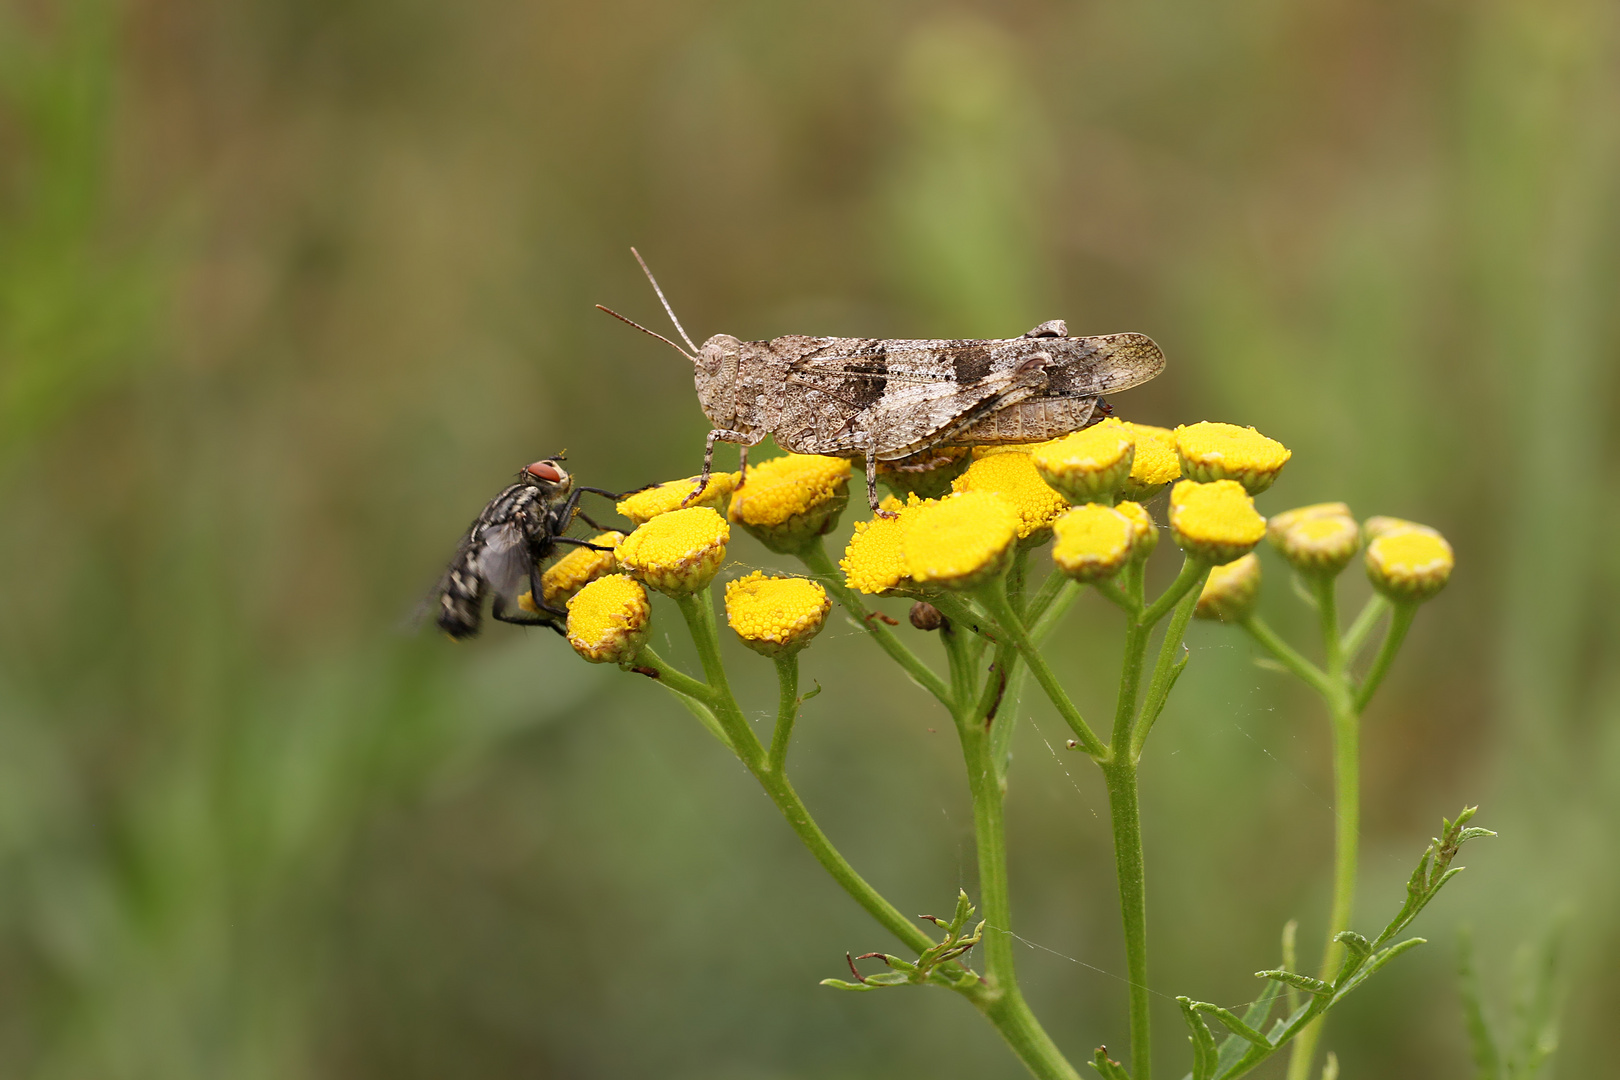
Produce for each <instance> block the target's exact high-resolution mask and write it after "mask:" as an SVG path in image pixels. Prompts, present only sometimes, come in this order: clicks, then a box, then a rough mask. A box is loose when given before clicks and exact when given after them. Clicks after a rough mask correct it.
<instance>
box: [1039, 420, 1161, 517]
mask: <svg viewBox="0 0 1620 1080" xmlns="http://www.w3.org/2000/svg"><path fill="white" fill-rule="evenodd" d="M1135 453H1136V441H1135V437H1134V436H1133V435H1132V434H1131V430H1130V429H1129V428H1127V427H1126V426H1125V424H1124V422H1123V421H1121V420H1120V419H1118V418H1117V417H1113V416H1110V417H1109V418H1108V419H1106V420H1104V421H1102V422H1101V423H1098V424H1093V425H1091V426H1090V427H1088V428H1085V429H1084V430H1082V431H1076V432H1075V433H1074V434H1072V435H1065V436H1063V438H1061V439H1053V440H1052V441H1051V442H1049V443H1042V444H1041V445H1040V446H1037V447H1036V448H1035V449H1034V450H1032V451H1031V452H1030V457H1031V459H1033V461H1034V462H1035V468H1036V469H1037V470H1039V472H1040V474H1041V479H1043V480H1045V481H1046V482H1047V483H1048V484H1050V485H1051V486H1052V487H1054V488H1056V489H1057V490H1058V491H1060V492H1062V493H1063V497H1064V498H1065V499H1067V500H1069V502H1071V503H1075V504H1076V505H1079V504H1082V503H1088V502H1095V501H1096V500H1097V499H1099V498H1102V497H1104V496H1112V495H1113V494H1114V493H1115V492H1116V491H1118V490H1119V488H1120V486H1121V485H1122V484H1124V483H1125V479H1126V477H1128V476H1130V475H1131V462H1132V461H1133V460H1134V458H1135Z"/></svg>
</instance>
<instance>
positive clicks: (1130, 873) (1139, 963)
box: [1102, 754, 1153, 1080]
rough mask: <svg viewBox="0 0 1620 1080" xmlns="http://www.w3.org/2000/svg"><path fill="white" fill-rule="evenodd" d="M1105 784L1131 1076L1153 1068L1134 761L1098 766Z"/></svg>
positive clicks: (1138, 1078) (1141, 1077) (1119, 759)
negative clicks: (1122, 950) (1111, 832)
mask: <svg viewBox="0 0 1620 1080" xmlns="http://www.w3.org/2000/svg"><path fill="white" fill-rule="evenodd" d="M1102 771H1103V778H1104V781H1105V782H1106V783H1107V785H1108V816H1109V818H1110V820H1111V821H1112V823H1113V826H1114V870H1115V873H1116V874H1117V876H1118V877H1119V914H1120V923H1121V925H1122V926H1123V928H1124V931H1125V963H1126V968H1127V971H1128V972H1129V977H1130V991H1131V994H1130V997H1131V1076H1132V1077H1133V1080H1149V1078H1150V1077H1151V1076H1152V1073H1153V1064H1152V1062H1153V1047H1152V1034H1151V1021H1152V1016H1151V1012H1152V1010H1151V1007H1150V1006H1151V1003H1152V1002H1151V993H1150V991H1149V990H1148V971H1147V878H1146V868H1145V865H1144V862H1143V858H1142V813H1141V809H1140V800H1139V799H1138V796H1137V789H1136V763H1135V762H1134V761H1131V760H1130V759H1129V757H1128V756H1127V755H1124V754H1121V755H1118V756H1116V757H1115V758H1114V760H1113V761H1111V762H1109V763H1108V764H1106V765H1104V766H1103V767H1102Z"/></svg>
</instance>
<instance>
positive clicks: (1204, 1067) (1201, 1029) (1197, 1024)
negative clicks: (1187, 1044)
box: [1176, 997, 1221, 1080]
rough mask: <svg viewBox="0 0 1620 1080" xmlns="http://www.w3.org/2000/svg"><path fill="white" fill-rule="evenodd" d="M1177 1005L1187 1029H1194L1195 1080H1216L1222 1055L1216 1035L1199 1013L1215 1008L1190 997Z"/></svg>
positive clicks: (1178, 999) (1180, 1000)
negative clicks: (1216, 1044)
mask: <svg viewBox="0 0 1620 1080" xmlns="http://www.w3.org/2000/svg"><path fill="white" fill-rule="evenodd" d="M1176 1003H1177V1004H1178V1005H1180V1006H1181V1015H1182V1017H1183V1018H1184V1019H1185V1020H1186V1021H1187V1027H1189V1028H1191V1029H1192V1045H1193V1071H1192V1074H1193V1080H1214V1077H1215V1067H1216V1063H1217V1062H1218V1061H1219V1060H1220V1056H1221V1055H1220V1051H1219V1050H1217V1049H1216V1048H1215V1035H1214V1033H1213V1032H1211V1031H1210V1030H1209V1025H1208V1024H1206V1023H1204V1018H1203V1016H1202V1015H1201V1014H1200V1012H1199V1010H1200V1008H1203V1007H1206V1006H1208V1007H1210V1008H1213V1006H1209V1005H1208V1003H1207V1002H1203V1001H1196V1002H1195V1001H1193V999H1192V998H1189V997H1178V998H1176Z"/></svg>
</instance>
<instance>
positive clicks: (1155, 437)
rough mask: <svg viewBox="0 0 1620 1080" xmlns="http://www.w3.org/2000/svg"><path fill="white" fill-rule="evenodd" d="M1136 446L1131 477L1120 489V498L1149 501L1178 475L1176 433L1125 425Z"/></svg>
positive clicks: (1179, 464) (1179, 462) (1179, 472)
mask: <svg viewBox="0 0 1620 1080" xmlns="http://www.w3.org/2000/svg"><path fill="white" fill-rule="evenodd" d="M1125 428H1126V430H1127V431H1129V432H1130V433H1131V439H1132V440H1133V441H1134V442H1135V444H1136V453H1135V454H1134V455H1133V456H1132V458H1131V474H1130V475H1129V476H1127V477H1126V478H1125V484H1124V486H1123V487H1121V488H1120V490H1119V494H1120V498H1123V499H1135V500H1137V501H1141V500H1143V499H1151V498H1152V497H1153V496H1155V495H1157V494H1158V493H1159V492H1161V491H1163V490H1164V489H1165V488H1166V487H1168V486H1169V484H1170V482H1171V481H1172V480H1176V479H1178V478H1180V476H1181V458H1179V457H1178V456H1176V433H1175V432H1173V431H1171V430H1170V429H1169V428H1162V427H1154V426H1153V425H1151V424H1133V423H1131V422H1130V421H1128V420H1127V421H1126V422H1125Z"/></svg>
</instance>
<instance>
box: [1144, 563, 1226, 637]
mask: <svg viewBox="0 0 1620 1080" xmlns="http://www.w3.org/2000/svg"><path fill="white" fill-rule="evenodd" d="M1208 576H1209V563H1207V562H1205V561H1204V560H1203V559H1195V558H1193V557H1192V556H1191V555H1188V556H1187V557H1186V558H1184V559H1182V560H1181V573H1179V574H1177V575H1176V580H1174V581H1172V582H1171V583H1170V587H1169V588H1168V589H1166V590H1164V593H1163V595H1161V596H1160V597H1159V598H1158V599H1157V600H1155V601H1153V604H1152V606H1150V607H1149V608H1148V609H1147V610H1146V611H1144V612H1143V613H1142V624H1143V625H1144V626H1154V625H1157V623H1158V621H1159V620H1160V619H1162V618H1164V617H1165V616H1166V615H1167V614H1169V612H1170V609H1171V608H1173V607H1175V606H1176V604H1177V603H1178V602H1179V601H1180V600H1181V598H1182V597H1183V596H1185V595H1186V594H1187V591H1188V590H1189V589H1191V588H1192V587H1193V586H1194V585H1197V584H1200V583H1201V582H1202V581H1203V580H1204V579H1205V578H1206V577H1208Z"/></svg>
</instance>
